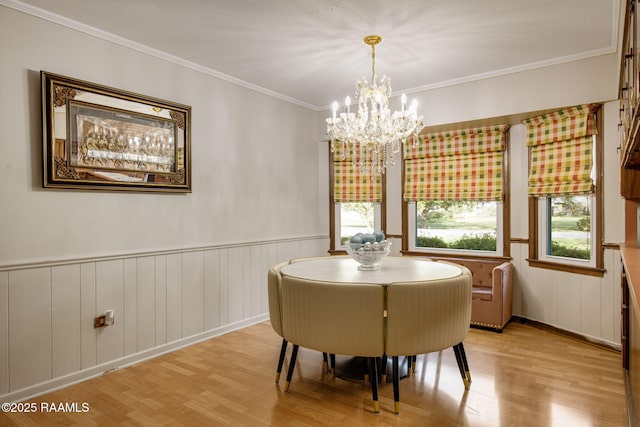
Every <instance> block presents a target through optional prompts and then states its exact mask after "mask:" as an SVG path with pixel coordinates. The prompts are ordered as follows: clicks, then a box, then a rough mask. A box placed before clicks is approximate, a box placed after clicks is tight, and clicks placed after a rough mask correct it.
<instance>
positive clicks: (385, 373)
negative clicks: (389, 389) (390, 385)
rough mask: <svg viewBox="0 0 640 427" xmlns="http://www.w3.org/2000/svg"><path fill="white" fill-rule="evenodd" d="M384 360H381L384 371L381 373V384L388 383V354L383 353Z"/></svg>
mask: <svg viewBox="0 0 640 427" xmlns="http://www.w3.org/2000/svg"><path fill="white" fill-rule="evenodd" d="M381 359H382V362H381V364H380V365H381V369H382V373H381V375H380V384H386V383H387V355H386V354H383V355H382V358H381Z"/></svg>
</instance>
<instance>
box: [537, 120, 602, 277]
mask: <svg viewBox="0 0 640 427" xmlns="http://www.w3.org/2000/svg"><path fill="white" fill-rule="evenodd" d="M594 114H595V115H596V129H597V134H596V135H595V136H594V142H593V150H594V153H595V159H594V168H595V174H594V176H595V184H596V185H595V194H594V197H595V208H594V209H593V213H592V219H591V233H592V236H593V239H592V242H593V243H592V248H591V249H592V257H591V258H592V261H593V263H592V264H591V265H584V263H583V262H580V261H574V260H571V259H564V258H561V257H548V256H542V255H541V254H542V250H544V249H545V247H544V245H543V244H542V243H541V239H542V236H543V235H542V234H541V232H542V231H544V230H545V229H546V226H544V225H541V221H543V220H545V221H546V219H547V217H546V209H543V207H541V206H540V204H546V200H547V198H546V197H545V198H540V200H539V198H537V197H531V196H529V257H528V258H527V262H528V263H529V266H530V267H534V268H544V269H549V270H556V271H565V272H570V273H575V274H583V275H587V276H597V277H602V276H604V273H605V271H606V270H605V268H604V245H603V243H602V241H603V237H604V216H603V215H604V205H603V203H604V202H603V187H604V185H603V183H604V168H603V142H604V139H603V134H602V131H603V123H602V122H603V120H602V114H603V113H602V108H599V109H598V110H597V111H595V112H594ZM528 151H529V152H528V156H529V162H531V150H528ZM541 212H544V213H545V215H544V216H542V215H541Z"/></svg>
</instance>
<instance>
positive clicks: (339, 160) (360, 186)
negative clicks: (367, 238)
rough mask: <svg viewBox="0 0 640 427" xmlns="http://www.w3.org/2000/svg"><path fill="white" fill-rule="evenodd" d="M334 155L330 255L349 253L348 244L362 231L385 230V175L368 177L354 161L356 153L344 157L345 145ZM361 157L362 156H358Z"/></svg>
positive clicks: (332, 155) (331, 174) (331, 181)
mask: <svg viewBox="0 0 640 427" xmlns="http://www.w3.org/2000/svg"><path fill="white" fill-rule="evenodd" d="M333 148H334V149H333V152H331V153H330V160H331V161H330V162H329V164H330V166H329V167H330V169H329V177H330V181H329V194H330V205H331V209H330V212H329V226H330V228H331V230H330V249H329V252H332V253H333V252H336V251H338V252H341V251H345V250H346V249H345V242H346V241H348V240H349V239H350V238H351V236H353V235H354V234H356V233H358V232H362V233H368V232H373V231H375V230H383V231H385V227H386V224H385V209H384V199H385V197H384V196H385V194H384V191H383V188H384V184H385V176H384V175H375V176H368V175H365V174H363V173H361V171H360V170H359V168H358V166H357V165H354V164H353V162H352V158H353V157H352V156H353V154H352V153H349V154H348V155H345V156H344V157H343V156H342V153H341V150H342V149H343V146H342V144H340V143H339V142H337V143H334V146H333ZM356 155H359V153H356Z"/></svg>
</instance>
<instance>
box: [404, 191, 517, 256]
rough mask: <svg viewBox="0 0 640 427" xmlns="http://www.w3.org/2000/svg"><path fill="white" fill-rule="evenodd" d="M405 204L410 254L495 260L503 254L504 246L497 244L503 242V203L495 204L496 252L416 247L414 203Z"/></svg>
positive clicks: (416, 229)
mask: <svg viewBox="0 0 640 427" xmlns="http://www.w3.org/2000/svg"><path fill="white" fill-rule="evenodd" d="M405 203H406V204H407V208H408V211H409V215H408V218H407V221H408V222H409V234H408V236H410V238H409V239H408V240H409V248H408V249H409V251H410V252H412V253H428V254H437V255H438V256H446V255H448V256H456V257H457V256H460V255H468V256H473V257H480V258H487V257H489V258H496V257H502V256H503V253H504V245H501V244H499V243H500V242H504V239H503V236H502V234H503V227H500V224H501V223H502V224H504V221H503V217H504V203H503V202H496V203H497V206H496V250H495V252H494V251H483V250H473V249H455V248H446V249H445V248H430V247H424V248H423V247H422V246H416V240H417V231H418V228H417V224H416V213H417V212H416V202H405Z"/></svg>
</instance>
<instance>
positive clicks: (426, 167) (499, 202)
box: [403, 125, 509, 256]
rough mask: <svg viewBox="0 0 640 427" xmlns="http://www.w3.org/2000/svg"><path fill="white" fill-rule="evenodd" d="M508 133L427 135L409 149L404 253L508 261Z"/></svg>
mask: <svg viewBox="0 0 640 427" xmlns="http://www.w3.org/2000/svg"><path fill="white" fill-rule="evenodd" d="M507 129H508V125H498V126H488V127H483V128H474V129H464V130H452V131H445V132H438V133H428V134H425V135H423V136H421V139H420V141H419V142H418V144H417V145H415V146H412V144H407V145H406V146H405V151H404V169H403V173H404V179H403V181H404V191H403V197H404V200H405V203H404V204H403V211H404V212H403V218H404V221H405V224H406V227H405V229H404V230H403V235H404V236H406V237H405V239H404V240H403V250H404V251H409V252H416V253H420V252H426V253H438V254H443V255H446V254H450V255H458V254H464V253H473V254H474V255H475V256H478V255H480V256H508V252H509V250H508V248H509V244H508V241H507V242H506V243H505V239H507V236H506V234H507V233H505V230H508V229H509V227H508V223H507V222H506V221H507V220H508V215H507V214H505V212H504V208H505V206H507V205H508V192H507V191H504V188H505V182H508V179H507V170H508V168H507V167H506V165H505V162H506V161H507V159H508V158H507V156H506V155H505V151H506V148H507V141H506V131H507Z"/></svg>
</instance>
